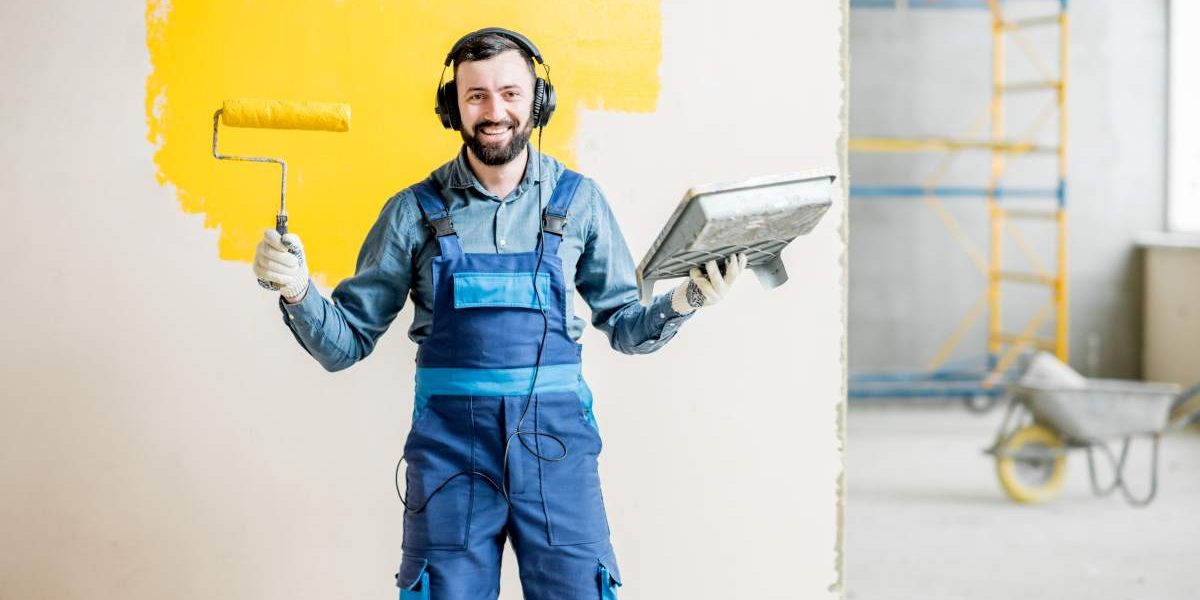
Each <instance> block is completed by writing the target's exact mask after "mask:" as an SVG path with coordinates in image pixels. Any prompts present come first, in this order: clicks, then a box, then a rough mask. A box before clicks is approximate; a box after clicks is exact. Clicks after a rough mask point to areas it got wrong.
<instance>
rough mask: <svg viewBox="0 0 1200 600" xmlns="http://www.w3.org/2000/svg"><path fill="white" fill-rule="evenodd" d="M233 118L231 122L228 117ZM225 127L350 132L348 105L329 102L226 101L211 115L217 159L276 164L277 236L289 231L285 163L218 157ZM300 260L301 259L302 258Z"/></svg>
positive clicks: (294, 250)
mask: <svg viewBox="0 0 1200 600" xmlns="http://www.w3.org/2000/svg"><path fill="white" fill-rule="evenodd" d="M231 114H232V115H233V118H232V119H231V118H230V117H229V115H231ZM222 121H224V122H225V125H226V126H227V127H240V128H251V129H300V130H308V131H335V132H344V131H349V130H350V105H348V104H339V103H329V102H293V101H285V100H255V99H249V98H239V99H231V100H225V101H224V102H223V103H222V106H221V108H218V109H217V110H216V112H214V113H213V139H212V154H213V158H216V159H217V160H241V161H248V162H258V163H275V164H277V165H279V166H280V171H281V172H280V179H279V213H278V214H276V215H275V231H277V232H279V235H280V236H283V235H285V234H287V232H288V226H287V224H288V215H287V170H288V168H287V161H285V160H283V159H282V158H272V157H268V156H240V155H236V154H221V153H220V152H219V151H218V150H217V146H218V138H219V134H220V129H221V122H222ZM287 249H288V252H290V253H292V254H294V255H296V256H299V254H300V250H299V249H298V248H294V247H292V246H291V245H287ZM301 260H303V258H301ZM258 284H259V285H260V286H262V287H264V288H266V289H269V290H278V289H279V286H278V285H277V284H274V283H271V282H268V281H264V280H262V279H259V280H258Z"/></svg>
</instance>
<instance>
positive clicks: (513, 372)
mask: <svg viewBox="0 0 1200 600" xmlns="http://www.w3.org/2000/svg"><path fill="white" fill-rule="evenodd" d="M416 380H417V381H416V383H417V385H416V402H414V405H413V416H414V417H415V416H416V415H417V414H419V413H420V412H421V411H422V410H423V409H424V408H425V405H426V404H428V403H429V398H430V397H431V396H523V395H525V394H528V393H529V387H530V385H531V384H532V383H533V367H522V368H517V369H452V368H436V367H417V377H416ZM534 392H536V393H546V392H575V393H577V394H579V399H580V402H581V403H583V405H584V406H585V407H587V408H589V409H590V408H591V405H592V402H591V400H592V394H591V391H590V390H588V389H587V385H586V384H585V383H584V382H583V373H582V370H581V368H580V365H579V364H578V363H575V364H568V365H546V366H543V367H539V368H538V373H537V389H536V390H534Z"/></svg>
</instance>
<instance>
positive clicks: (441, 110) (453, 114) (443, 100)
mask: <svg viewBox="0 0 1200 600" xmlns="http://www.w3.org/2000/svg"><path fill="white" fill-rule="evenodd" d="M437 114H438V117H440V118H441V120H442V127H445V128H446V129H453V130H455V131H458V130H459V129H461V128H462V115H460V114H459V113H458V85H457V84H456V83H455V82H454V80H453V79H451V80H450V81H447V82H446V83H445V84H443V85H442V86H441V87H439V88H438V94H437Z"/></svg>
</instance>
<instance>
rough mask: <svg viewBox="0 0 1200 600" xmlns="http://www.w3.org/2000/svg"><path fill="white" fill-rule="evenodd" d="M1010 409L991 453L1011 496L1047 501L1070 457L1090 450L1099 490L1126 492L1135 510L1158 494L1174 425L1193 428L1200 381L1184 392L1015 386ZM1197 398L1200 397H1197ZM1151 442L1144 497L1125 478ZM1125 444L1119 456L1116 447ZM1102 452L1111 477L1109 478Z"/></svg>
mask: <svg viewBox="0 0 1200 600" xmlns="http://www.w3.org/2000/svg"><path fill="white" fill-rule="evenodd" d="M1007 389H1008V394H1009V403H1008V409H1007V411H1006V412H1005V415H1004V421H1003V422H1002V423H1001V425H1000V430H999V432H998V433H997V435H996V441H995V443H993V444H992V446H991V447H990V448H987V449H986V450H984V452H986V453H988V454H991V455H993V456H994V457H995V460H996V475H997V476H998V477H999V478H1000V485H1001V487H1003V488H1004V491H1005V493H1006V494H1008V496H1009V498H1012V499H1013V500H1015V501H1017V502H1022V503H1038V502H1046V501H1049V500H1052V499H1054V498H1055V497H1056V496H1058V494H1059V493H1060V492H1061V491H1062V485H1063V478H1064V476H1065V474H1066V466H1067V452H1068V451H1069V450H1072V449H1083V450H1084V451H1085V452H1086V453H1087V460H1088V476H1089V478H1090V480H1091V488H1092V492H1093V493H1095V494H1096V495H1097V496H1102V497H1103V496H1107V495H1109V494H1111V493H1113V492H1114V491H1116V490H1120V491H1121V493H1122V494H1123V495H1124V496H1125V499H1126V500H1128V501H1129V503H1130V504H1133V505H1134V506H1145V505H1147V504H1149V503H1150V502H1151V501H1152V500H1154V496H1155V494H1156V493H1157V491H1158V446H1159V442H1160V441H1161V439H1162V434H1163V433H1164V432H1165V431H1166V430H1167V428H1168V425H1179V426H1182V425H1183V424H1185V423H1187V422H1188V421H1190V420H1191V419H1192V417H1194V416H1195V414H1196V413H1197V412H1200V402H1196V401H1194V400H1200V397H1198V395H1200V384H1197V385H1195V386H1193V387H1192V388H1190V389H1189V390H1187V391H1186V392H1184V393H1182V394H1181V393H1180V391H1179V386H1177V385H1175V384H1168V383H1143V382H1139V381H1124V380H1114V379H1088V380H1085V381H1084V383H1083V384H1082V385H1053V384H1050V385H1046V384H1044V383H1043V384H1031V383H1015V384H1011V385H1009V386H1008V387H1007ZM1193 397H1196V398H1193ZM1137 438H1148V439H1149V440H1150V442H1151V459H1150V460H1151V464H1150V467H1151V469H1150V481H1149V486H1148V491H1147V492H1145V494H1144V495H1142V496H1138V495H1136V494H1135V493H1134V492H1133V491H1132V490H1131V489H1130V487H1129V484H1128V481H1127V480H1126V478H1125V473H1126V468H1127V467H1128V462H1127V459H1128V458H1129V449H1130V445H1131V444H1132V442H1133V441H1134V440H1135V439H1137ZM1113 442H1116V443H1119V444H1120V451H1119V452H1116V453H1114V452H1113V449H1112V447H1111V446H1110V443H1113ZM1097 455H1099V456H1100V457H1102V459H1103V460H1104V462H1105V463H1107V465H1108V468H1109V472H1110V473H1111V476H1110V477H1109V479H1108V481H1101V477H1100V476H1099V475H1098V474H1097V469H1096V463H1097V462H1099V460H1101V459H1098V458H1097Z"/></svg>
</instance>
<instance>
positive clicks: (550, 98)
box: [533, 77, 558, 127]
mask: <svg viewBox="0 0 1200 600" xmlns="http://www.w3.org/2000/svg"><path fill="white" fill-rule="evenodd" d="M557 104H558V100H557V98H555V96H554V85H553V84H551V83H549V82H547V81H546V80H545V79H542V78H541V77H538V78H537V82H536V83H535V84H534V93H533V122H534V125H536V126H538V127H545V126H546V124H547V123H549V122H550V117H551V116H552V115H553V114H554V109H555V108H556V107H557Z"/></svg>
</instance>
